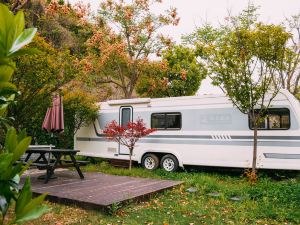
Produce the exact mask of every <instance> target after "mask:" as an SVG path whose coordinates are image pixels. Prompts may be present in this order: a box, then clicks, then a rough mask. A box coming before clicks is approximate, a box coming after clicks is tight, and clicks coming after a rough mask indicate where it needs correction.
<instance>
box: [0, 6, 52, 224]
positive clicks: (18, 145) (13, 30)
mask: <svg viewBox="0 0 300 225" xmlns="http://www.w3.org/2000/svg"><path fill="white" fill-rule="evenodd" d="M24 25H25V22H24V15H23V13H22V12H18V13H17V14H16V15H14V14H13V13H12V12H10V11H9V9H8V7H6V6H5V5H3V4H0V99H1V101H0V109H1V113H0V118H1V120H2V121H3V119H2V118H3V117H5V116H6V110H7V107H8V105H9V103H10V102H11V101H13V100H14V96H15V94H16V93H17V88H16V86H15V85H13V84H12V83H11V82H10V80H11V76H12V74H13V72H14V69H15V62H14V61H13V59H14V58H15V57H16V56H19V55H23V54H28V53H30V50H28V49H27V50H26V49H25V50H24V49H21V48H23V47H24V46H25V45H27V44H28V43H30V42H31V40H32V38H33V37H34V35H35V33H36V29H35V28H28V29H24ZM30 142H31V138H30V137H27V136H26V132H25V130H23V131H21V132H20V133H19V135H17V132H16V130H15V129H14V128H12V127H10V128H9V127H7V132H6V139H5V141H4V142H3V143H1V144H0V171H1V173H0V214H1V216H2V218H1V220H0V223H1V224H4V218H5V216H6V214H7V211H8V209H9V207H10V205H11V203H12V200H14V201H15V202H16V203H15V210H14V212H15V218H13V220H12V221H11V223H21V222H24V221H27V220H32V219H35V218H38V217H39V216H41V215H42V214H43V213H45V212H46V211H47V207H45V206H42V207H41V206H40V204H41V202H42V201H43V200H44V198H45V196H46V195H41V196H39V197H37V198H35V199H32V192H31V186H30V181H29V179H27V180H26V181H25V184H24V186H23V188H22V190H21V192H19V181H20V175H21V174H22V173H23V172H24V171H25V170H26V169H27V167H28V166H23V164H22V163H18V162H17V161H18V160H19V158H20V157H21V156H22V155H23V154H24V152H25V151H26V149H27V148H28V146H29V144H30Z"/></svg>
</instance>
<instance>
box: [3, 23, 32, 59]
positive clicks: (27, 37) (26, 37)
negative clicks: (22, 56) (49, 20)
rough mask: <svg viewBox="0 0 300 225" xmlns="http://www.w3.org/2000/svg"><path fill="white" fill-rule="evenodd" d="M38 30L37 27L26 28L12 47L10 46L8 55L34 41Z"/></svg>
mask: <svg viewBox="0 0 300 225" xmlns="http://www.w3.org/2000/svg"><path fill="white" fill-rule="evenodd" d="M36 31H37V29H36V28H28V29H25V30H24V31H23V32H22V33H21V34H20V35H19V37H18V38H17V39H16V40H15V41H14V43H13V45H12V47H11V48H10V50H9V52H8V56H10V55H11V54H13V53H15V52H17V51H18V50H20V49H21V48H22V47H24V46H25V45H27V44H29V43H30V42H31V41H32V39H33V37H34V35H35V33H36Z"/></svg>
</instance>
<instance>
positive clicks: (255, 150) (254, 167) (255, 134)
mask: <svg viewBox="0 0 300 225" xmlns="http://www.w3.org/2000/svg"><path fill="white" fill-rule="evenodd" d="M256 120H257V119H256V118H255V122H254V127H253V128H254V129H253V160H252V174H253V175H255V174H256V159H257V122H256Z"/></svg>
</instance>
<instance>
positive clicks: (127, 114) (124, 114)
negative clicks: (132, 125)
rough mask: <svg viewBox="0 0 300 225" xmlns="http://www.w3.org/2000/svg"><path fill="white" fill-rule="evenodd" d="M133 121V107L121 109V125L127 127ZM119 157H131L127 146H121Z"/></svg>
mask: <svg viewBox="0 0 300 225" xmlns="http://www.w3.org/2000/svg"><path fill="white" fill-rule="evenodd" d="M132 120H133V108H132V107H131V106H122V107H120V112H119V124H120V125H121V126H123V127H126V126H127V124H128V122H132ZM119 155H129V150H128V148H127V147H126V146H123V145H120V144H119Z"/></svg>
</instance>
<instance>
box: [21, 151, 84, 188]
mask: <svg viewBox="0 0 300 225" xmlns="http://www.w3.org/2000/svg"><path fill="white" fill-rule="evenodd" d="M78 152H79V150H73V149H56V148H51V146H50V148H47V147H29V148H28V149H27V151H26V154H27V155H26V157H25V159H24V163H28V162H30V161H31V162H32V163H31V165H32V166H36V167H37V168H38V169H40V170H43V169H44V170H46V176H45V183H48V181H49V179H50V178H51V176H52V175H53V174H54V171H55V169H56V168H67V167H75V169H76V170H77V173H78V175H79V176H80V178H81V179H84V176H83V174H82V172H81V170H80V166H81V165H86V164H87V163H88V162H87V161H77V160H76V158H75V155H76V154H77V153H78ZM32 155H35V157H34V159H33V160H31V159H30V158H31V156H32ZM63 156H69V157H70V160H69V159H68V160H67V159H63Z"/></svg>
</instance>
